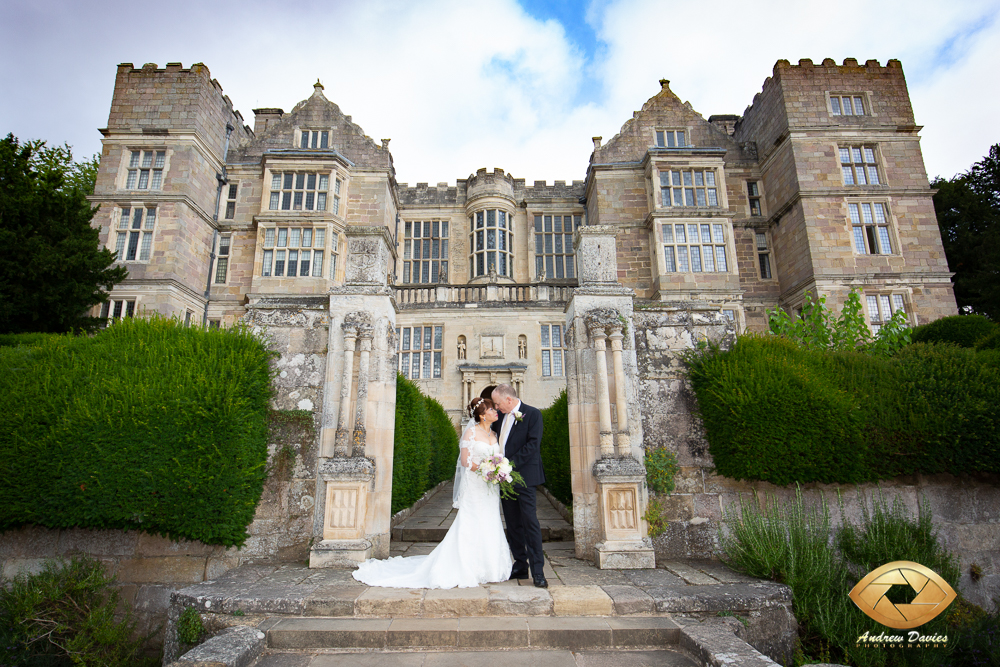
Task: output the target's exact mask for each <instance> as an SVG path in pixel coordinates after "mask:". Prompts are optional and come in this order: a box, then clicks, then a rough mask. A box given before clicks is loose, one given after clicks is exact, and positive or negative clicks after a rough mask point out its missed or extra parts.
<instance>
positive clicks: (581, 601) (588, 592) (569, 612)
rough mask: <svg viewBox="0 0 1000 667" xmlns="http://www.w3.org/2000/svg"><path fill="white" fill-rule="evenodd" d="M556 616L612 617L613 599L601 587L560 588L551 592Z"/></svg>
mask: <svg viewBox="0 0 1000 667" xmlns="http://www.w3.org/2000/svg"><path fill="white" fill-rule="evenodd" d="M549 594H550V595H551V596H552V611H553V613H554V614H555V615H556V616H610V615H611V614H613V613H614V603H613V602H612V600H611V597H610V596H609V595H608V594H607V593H605V592H604V589H602V588H601V587H600V586H559V587H555V588H552V589H551V590H550V591H549Z"/></svg>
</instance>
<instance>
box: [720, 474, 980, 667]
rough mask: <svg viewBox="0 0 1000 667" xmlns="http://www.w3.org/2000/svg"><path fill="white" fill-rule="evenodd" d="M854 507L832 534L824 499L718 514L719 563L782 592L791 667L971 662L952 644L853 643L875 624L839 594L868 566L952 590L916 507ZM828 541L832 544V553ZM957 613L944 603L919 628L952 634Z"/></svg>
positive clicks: (945, 561) (877, 500)
mask: <svg viewBox="0 0 1000 667" xmlns="http://www.w3.org/2000/svg"><path fill="white" fill-rule="evenodd" d="M859 505H860V506H861V508H862V517H861V521H860V522H859V523H858V524H857V525H854V524H852V523H850V522H846V523H845V524H843V525H841V526H840V527H838V528H837V529H836V530H832V529H831V524H830V512H829V508H828V507H827V505H826V503H825V502H822V501H821V502H820V503H819V504H818V505H815V506H808V505H807V504H806V503H805V502H804V500H803V497H802V495H801V493H797V494H796V498H795V500H794V501H792V502H789V503H784V504H779V503H777V502H775V500H774V498H772V497H767V498H764V499H761V498H758V497H757V496H756V495H755V496H754V498H753V500H752V501H747V500H745V499H743V498H740V501H739V503H738V504H736V505H734V506H730V507H728V508H727V509H726V511H725V524H726V528H727V529H728V530H724V529H723V528H721V527H720V530H719V543H720V546H721V548H722V558H723V561H724V562H725V563H726V564H727V565H729V566H730V567H733V568H735V569H737V570H740V571H741V572H745V573H747V574H750V575H752V576H755V577H762V578H767V579H772V580H774V581H778V582H781V583H784V584H787V585H788V586H789V587H790V588H791V589H792V598H793V605H794V611H795V617H796V620H798V622H799V641H800V651H801V653H802V655H800V656H799V657H800V660H798V661H797V662H796V664H808V663H807V662H806V660H808V659H809V657H810V656H812V657H813V658H818V657H820V656H822V657H823V660H824V661H825V662H837V663H842V664H850V665H858V666H861V667H868V666H871V667H876V666H878V667H890V666H897V665H898V666H903V665H913V666H916V665H958V664H977V663H971V662H965V661H964V659H963V658H962V655H965V656H966V657H968V653H967V652H966V653H964V654H963V652H962V650H961V647H960V646H957V644H958V643H957V642H954V643H953V642H949V645H948V648H946V649H933V650H922V649H908V650H893V649H887V648H877V647H875V648H873V647H867V646H865V647H861V646H857V645H856V643H855V640H856V638H857V637H858V636H860V635H861V634H863V633H864V632H865V631H871V630H872V629H873V627H878V628H881V626H877V624H875V622H874V621H872V620H871V619H870V618H869V617H868V616H867V615H865V614H864V612H862V611H861V610H860V609H859V608H858V607H857V606H856V605H855V604H854V603H853V602H852V601H851V599H850V598H849V597H848V595H847V593H848V591H850V590H851V589H852V588H853V587H854V586H855V585H856V584H857V582H858V581H859V580H860V579H861V578H862V577H863V576H864V575H866V574H867V573H868V572H870V571H871V570H873V569H875V568H876V567H879V566H881V565H884V564H885V563H888V562H891V561H896V560H910V561H914V562H917V563H920V564H922V565H926V566H927V567H929V568H931V569H932V570H934V571H935V572H937V573H938V574H940V575H941V577H942V578H943V579H945V581H947V582H948V583H949V585H951V586H952V587H953V588H955V589H956V590H957V587H958V569H957V567H956V565H955V560H954V558H953V557H952V556H951V554H949V553H948V552H947V551H946V550H945V549H944V547H943V546H942V545H941V544H940V542H939V541H938V538H937V535H936V534H935V531H934V529H933V526H932V521H931V516H930V512H929V510H928V509H927V506H926V505H923V506H922V507H921V511H920V514H919V516H918V517H916V518H913V517H912V516H911V515H910V514H909V512H907V511H906V510H905V508H904V506H903V505H902V503H900V502H899V501H898V499H897V500H895V501H893V503H892V504H891V505H890V504H889V503H888V502H887V501H886V499H885V498H884V497H882V496H881V495H877V496H875V497H873V498H871V499H870V500H869V499H868V498H866V497H865V496H864V495H863V494H859ZM841 516H844V511H843V507H841ZM831 543H833V544H835V545H837V547H838V548H837V549H832V548H831V547H830V544H831ZM961 609H962V606H961V605H959V604H952V605H951V606H950V607H949V609H948V610H947V611H946V612H945V613H944V614H942V615H941V616H938V617H937V618H935V619H934V620H932V621H930V622H929V623H926V624H925V625H922V626H921V628H920V632H921V633H922V634H928V635H931V634H942V635H948V636H949V638H952V637H954V636H955V633H954V632H953V631H950V630H949V626H954V625H955V620H956V618H957V615H959V614H961V613H962V612H961ZM994 618H995V617H994ZM801 658H805V660H802V659H801ZM978 664H983V665H985V664H995V663H991V662H981V663H978Z"/></svg>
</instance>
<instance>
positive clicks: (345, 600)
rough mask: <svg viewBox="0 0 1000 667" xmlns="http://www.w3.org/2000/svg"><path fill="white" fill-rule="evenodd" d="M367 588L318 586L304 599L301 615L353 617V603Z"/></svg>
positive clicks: (337, 585)
mask: <svg viewBox="0 0 1000 667" xmlns="http://www.w3.org/2000/svg"><path fill="white" fill-rule="evenodd" d="M366 590H368V587H367V586H363V585H361V584H358V585H356V586H351V585H346V586H345V585H341V584H329V585H324V586H320V587H319V588H317V589H316V590H315V591H313V592H312V593H311V594H310V595H309V596H308V597H307V598H306V599H305V605H304V607H303V609H302V613H303V614H305V615H307V616H354V603H355V601H356V600H357V599H358V597H359V596H361V594H362V593H364V592H365V591H366Z"/></svg>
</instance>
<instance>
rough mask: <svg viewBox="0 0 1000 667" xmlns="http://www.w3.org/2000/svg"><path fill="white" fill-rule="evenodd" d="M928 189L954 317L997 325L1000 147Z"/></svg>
mask: <svg viewBox="0 0 1000 667" xmlns="http://www.w3.org/2000/svg"><path fill="white" fill-rule="evenodd" d="M931 187H934V188H937V194H935V195H934V210H935V212H936V213H937V221H938V227H939V228H940V229H941V240H942V241H943V242H944V252H945V255H946V256H947V257H948V267H949V268H950V269H951V270H952V271H953V272H954V273H955V277H954V282H955V300H956V301H957V302H958V307H959V311H960V312H962V313H963V314H972V313H977V314H980V315H985V316H986V317H989V318H990V319H991V320H993V321H994V322H1000V144H994V145H993V146H991V147H990V153H989V155H987V156H986V157H984V158H983V159H982V160H980V161H979V162H977V163H976V164H974V165H972V168H971V169H969V171H967V172H966V173H964V174H961V175H959V176H956V177H955V178H953V179H951V180H944V179H941V178H938V179H935V180H934V182H933V183H931Z"/></svg>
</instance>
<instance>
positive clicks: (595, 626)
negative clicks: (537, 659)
mask: <svg viewBox="0 0 1000 667" xmlns="http://www.w3.org/2000/svg"><path fill="white" fill-rule="evenodd" d="M528 633H529V636H530V639H531V645H532V646H546V647H552V648H569V649H581V648H592V647H599V646H613V645H614V643H613V638H612V636H611V627H610V626H609V625H608V623H607V621H605V620H604V619H603V618H529V619H528Z"/></svg>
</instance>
